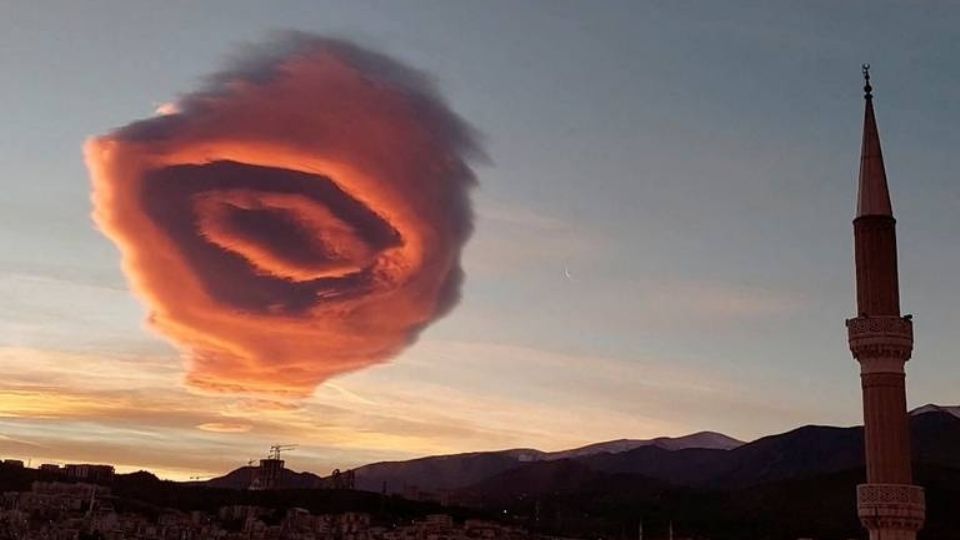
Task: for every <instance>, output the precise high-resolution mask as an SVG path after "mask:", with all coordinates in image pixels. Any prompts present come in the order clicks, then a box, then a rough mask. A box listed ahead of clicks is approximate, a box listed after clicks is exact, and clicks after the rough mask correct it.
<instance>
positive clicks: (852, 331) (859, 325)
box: [847, 316, 913, 363]
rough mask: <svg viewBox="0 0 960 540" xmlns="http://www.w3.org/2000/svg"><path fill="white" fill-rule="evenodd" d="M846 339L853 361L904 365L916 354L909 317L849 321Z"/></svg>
mask: <svg viewBox="0 0 960 540" xmlns="http://www.w3.org/2000/svg"><path fill="white" fill-rule="evenodd" d="M847 337H848V340H849V343H850V351H851V352H852V353H853V357H854V358H856V359H857V360H859V361H860V362H861V363H862V362H863V361H864V360H883V359H889V360H894V361H899V362H905V361H907V360H909V359H910V355H911V354H912V352H913V321H911V320H910V319H909V318H908V317H895V316H894V317H891V316H881V317H870V316H861V317H856V318H854V319H847Z"/></svg>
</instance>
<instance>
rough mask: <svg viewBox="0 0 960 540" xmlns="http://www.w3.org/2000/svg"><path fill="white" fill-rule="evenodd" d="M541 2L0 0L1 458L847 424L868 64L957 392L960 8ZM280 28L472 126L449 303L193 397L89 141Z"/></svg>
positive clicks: (324, 467)
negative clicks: (255, 389) (377, 357)
mask: <svg viewBox="0 0 960 540" xmlns="http://www.w3.org/2000/svg"><path fill="white" fill-rule="evenodd" d="M534 5H535V4H530V5H520V6H516V5H512V4H508V3H502V4H497V5H496V6H495V8H491V9H480V8H478V7H476V6H473V5H471V4H467V3H450V4H446V3H435V4H433V3H415V2H409V3H380V2H369V3H351V4H350V5H347V4H345V3H337V2H333V3H329V4H324V5H322V6H321V5H314V3H310V2H302V3H301V2H288V3H285V4H283V6H282V7H280V8H277V9H274V10H267V9H266V8H264V7H261V6H258V5H257V4H255V3H252V2H251V3H238V4H231V6H230V7H229V8H228V7H227V6H226V4H219V5H218V4H216V3H211V4H208V5H207V6H205V7H203V8H196V9H186V8H182V7H175V6H163V7H160V6H154V7H151V8H132V7H129V6H118V5H117V4H115V3H109V2H101V3H92V4H90V6H88V7H86V8H78V7H76V6H73V5H69V4H63V5H62V6H61V7H62V9H61V10H57V11H45V10H42V9H41V8H34V7H31V6H28V5H25V4H23V5H19V6H5V7H3V8H0V10H2V11H0V14H2V15H3V20H4V21H5V22H4V23H0V24H4V25H6V27H5V28H3V30H4V32H3V37H2V38H0V39H2V40H3V45H4V46H3V47H2V49H3V50H4V51H5V52H4V53H3V54H6V55H14V54H16V55H17V56H16V60H17V61H16V63H15V64H14V63H13V62H11V64H10V65H11V66H14V67H13V68H11V69H12V73H11V75H12V77H11V78H12V79H13V80H12V81H11V82H10V83H8V84H6V85H4V87H3V88H0V98H2V99H3V100H4V102H6V103H12V104H17V107H16V108H15V110H14V111H12V112H11V113H10V115H9V117H8V119H7V120H6V121H5V122H4V123H3V125H0V131H2V132H3V134H2V135H3V138H4V140H5V141H8V142H6V143H4V145H2V146H0V156H2V157H3V159H4V162H5V163H8V167H9V171H8V176H7V178H6V180H5V186H6V187H7V188H8V192H9V195H10V196H9V197H7V198H6V200H5V201H4V203H3V206H2V216H3V218H4V220H5V221H4V222H5V226H4V227H3V228H2V229H0V235H2V236H0V238H2V240H0V241H2V242H3V243H4V245H5V246H10V248H8V249H6V250H4V252H3V253H2V254H0V257H2V258H0V294H2V295H3V296H4V298H5V299H6V301H5V302H3V305H2V306H0V340H2V341H0V361H2V362H3V364H4V365H5V366H8V369H9V370H10V371H11V374H12V376H11V377H10V378H8V379H6V381H5V382H4V384H3V385H0V428H2V430H0V433H2V437H0V454H2V455H4V456H11V457H14V456H16V457H24V458H27V457H31V456H32V457H34V459H35V460H42V461H61V462H67V461H101V460H102V461H107V462H111V463H115V464H117V465H118V468H119V469H120V470H133V469H138V468H148V469H151V470H154V471H157V472H159V473H160V474H161V475H163V476H167V477H171V478H179V479H184V478H187V477H189V476H195V475H212V474H215V473H218V472H224V471H227V470H230V469H233V468H234V467H235V466H236V465H238V464H241V463H245V462H246V461H247V459H250V458H253V457H257V456H259V455H260V454H262V453H263V450H264V449H265V448H266V447H268V446H269V445H270V444H274V443H277V442H292V443H298V444H299V445H300V447H299V448H298V450H297V452H296V453H293V454H291V455H290V456H289V458H288V461H289V463H290V465H291V467H292V468H295V469H308V470H316V471H328V470H331V469H333V468H350V467H352V466H356V465H359V464H363V463H369V462H373V461H380V460H386V459H406V458H410V457H416V456H421V455H430V454H440V453H455V452H459V451H473V450H491V449H502V448H511V447H534V448H538V449H541V450H559V449H565V448H572V447H576V446H580V445H583V444H588V443H592V442H598V441H602V440H609V439H617V438H624V437H627V438H652V437H656V436H679V435H684V434H687V433H691V432H696V431H701V430H715V431H720V432H723V433H725V434H727V435H730V436H733V437H736V438H739V439H743V440H751V439H753V438H756V437H758V436H762V435H766V434H770V433H776V432H778V431H782V430H785V429H790V428H792V427H794V426H796V425H801V424H808V423H816V424H840V425H852V424H856V423H859V416H860V414H861V411H860V408H859V405H858V403H859V395H858V394H857V393H856V392H854V391H852V390H851V388H852V381H853V380H855V379H854V378H855V377H856V373H857V366H856V364H855V363H854V362H852V361H851V360H850V358H849V353H848V351H847V350H846V344H845V342H844V337H845V336H844V335H843V332H842V331H839V330H838V324H839V323H840V321H842V320H843V319H844V318H845V317H846V316H848V315H849V314H850V306H851V305H852V304H853V300H854V296H853V294H852V293H851V292H850V291H851V290H852V284H853V275H852V273H851V271H850V268H851V261H852V256H851V243H850V242H849V230H848V227H849V221H848V216H849V215H850V214H851V213H852V212H853V209H854V208H855V185H856V169H857V165H858V164H857V160H856V155H857V149H858V141H859V139H860V137H859V134H860V127H861V126H860V110H859V108H858V106H859V104H860V99H861V93H860V81H859V71H858V68H859V65H860V64H861V63H862V62H864V61H868V62H870V63H872V64H873V66H874V67H873V74H874V82H875V86H876V87H877V88H878V90H877V97H876V100H877V103H878V106H881V105H880V104H882V118H881V124H882V127H883V137H884V146H885V151H886V153H887V156H886V157H887V162H888V163H887V166H888V171H889V172H890V175H891V177H892V178H895V179H896V180H895V181H894V182H893V185H892V186H891V190H892V191H893V194H894V200H895V202H896V210H897V215H898V216H902V217H900V219H901V221H900V224H901V229H900V234H901V261H902V267H901V272H902V276H903V282H902V285H903V286H902V288H903V299H902V300H903V306H904V311H905V312H909V313H914V314H915V315H916V318H917V320H918V321H922V324H918V326H917V329H916V332H917V334H916V338H917V351H916V356H917V357H918V358H920V357H922V358H923V362H917V363H916V364H915V365H911V368H910V369H911V374H910V382H909V386H908V389H907V399H908V404H909V406H910V407H911V408H912V407H916V406H920V405H923V404H925V403H930V402H932V403H939V404H945V405H951V404H955V402H956V396H955V392H954V391H953V388H955V387H956V385H957V384H958V383H960V371H958V370H956V369H955V368H954V367H953V361H952V360H953V357H954V352H953V351H954V347H953V345H952V337H953V334H954V332H955V328H956V327H957V323H960V319H958V315H957V314H956V312H955V311H954V310H953V306H955V305H956V299H957V295H958V293H960V288H958V286H957V284H956V283H955V280H953V279H951V276H950V272H949V271H945V270H946V269H950V268H954V267H956V265H957V263H960V253H958V252H957V250H956V249H955V247H954V235H955V231H956V230H957V226H958V225H960V221H958V219H960V217H958V216H960V212H957V210H958V207H960V187H958V184H957V183H956V180H955V178H954V177H953V173H952V168H951V167H950V166H949V163H950V156H951V149H952V147H953V146H954V145H955V144H956V143H957V142H960V141H958V138H960V135H957V134H956V133H954V132H952V130H950V129H949V126H952V125H956V123H957V121H958V120H960V110H958V108H957V107H956V105H954V104H953V103H952V101H951V96H952V90H953V88H955V87H956V86H957V83H958V82H960V81H958V79H960V72H958V71H956V70H954V69H952V68H951V67H950V66H949V65H948V64H949V58H947V57H945V56H944V55H943V52H942V51H949V50H951V48H950V47H951V45H952V44H954V43H955V40H956V38H955V37H953V36H952V35H951V33H950V32H949V28H951V27H952V26H953V25H954V24H956V23H958V22H960V10H958V9H956V8H951V7H946V6H940V7H928V8H924V9H908V8H905V7H903V6H898V5H896V4H894V3H889V4H885V5H884V8H883V9H872V10H867V9H865V8H864V6H866V5H867V4H866V3H863V4H847V5H844V6H842V7H835V6H833V5H831V4H829V3H813V4H809V5H807V6H805V7H804V8H803V9H801V8H800V7H794V8H788V7H779V8H775V7H770V6H756V5H753V4H749V3H743V4H740V5H739V6H738V7H735V8H724V9H720V8H716V7H711V6H709V5H705V4H701V5H699V6H697V8H696V9H694V8H693V7H692V6H687V7H683V6H676V5H674V6H656V5H648V6H636V5H633V4H631V3H626V2H623V3H621V2H608V3H603V4H601V5H598V6H597V7H595V8H592V9H584V8H582V7H578V6H577V5H576V4H575V3H563V2H561V3H556V4H552V5H551V6H550V7H546V6H543V5H539V7H538V8H534V7H532V6H534ZM871 5H873V4H871ZM108 7H109V9H108ZM208 10H209V11H208ZM214 15H215V16H214ZM462 21H470V23H471V24H467V25H464V24H462ZM277 28H294V29H297V30H302V31H309V32H316V33H319V34H323V35H342V36H346V37H348V38H351V39H356V40H357V41H358V42H359V43H361V44H363V45H366V46H370V47H372V48H374V49H376V50H381V51H383V52H385V53H388V54H389V55H391V56H395V57H397V58H399V59H401V60H402V61H404V62H407V63H409V64H410V65H413V66H415V67H417V68H419V69H423V70H425V71H426V72H427V73H429V74H430V75H431V76H433V77H434V78H435V79H436V82H437V84H438V86H439V88H440V91H441V93H442V94H443V95H444V96H445V97H446V98H447V100H448V101H449V102H450V106H451V108H452V109H453V110H454V111H455V112H457V113H459V114H460V115H462V116H463V117H464V118H466V119H467V121H468V122H470V123H471V125H473V126H474V127H475V128H476V129H477V130H478V131H479V132H480V134H481V139H482V141H481V142H482V143H483V146H484V147H485V149H486V151H487V153H488V154H489V156H490V160H489V162H487V163H484V164H481V165H478V166H477V167H476V173H477V176H478V187H477V188H476V189H475V190H474V191H473V194H472V196H473V200H474V208H475V211H476V219H475V223H474V226H475V231H474V234H473V236H472V238H471V239H470V240H469V241H468V243H467V244H466V247H465V251H464V256H463V263H462V265H463V268H464V270H465V272H466V279H465V282H464V285H463V291H462V300H461V302H460V304H459V305H458V306H457V307H456V308H455V309H454V310H453V311H452V312H451V313H450V314H448V315H446V316H445V317H444V318H442V319H440V320H439V321H438V322H437V323H436V324H434V325H433V326H431V327H430V328H429V329H428V330H426V331H425V332H424V333H423V335H422V336H421V337H420V339H419V341H418V342H417V343H416V344H414V345H413V346H412V347H410V348H409V349H407V350H405V351H404V352H403V353H401V354H400V355H398V356H397V357H395V358H393V359H392V360H390V361H388V362H387V363H385V364H382V365H379V366H374V367H371V368H368V369H365V370H362V371H358V372H355V373H352V374H348V375H344V376H340V377H336V378H333V379H330V380H328V381H327V382H325V383H323V384H322V385H321V386H320V387H319V388H318V389H317V391H316V392H315V393H314V394H313V395H312V396H311V397H309V398H306V399H304V400H288V399H278V398H272V397H264V396H255V395H247V396H229V395H227V396H225V395H216V394H203V393H197V392H194V391H191V390H188V389H186V388H185V387H184V385H183V382H182V379H183V376H184V372H185V371H184V368H183V365H182V360H181V356H180V353H178V352H177V350H175V349H174V348H172V347H171V346H170V345H168V344H167V343H166V342H165V341H164V340H162V339H161V338H160V337H158V336H156V335H153V334H151V333H150V332H149V331H147V330H145V329H144V328H143V318H144V315H145V312H144V310H143V308H142V307H141V305H140V304H139V303H138V302H137V300H136V299H135V297H134V296H133V295H131V294H130V292H129V291H128V286H127V283H126V281H125V279H124V277H123V276H122V274H121V273H120V268H119V256H118V254H117V252H116V251H115V250H114V248H113V247H112V246H111V245H110V244H109V242H108V241H107V240H106V239H105V238H104V237H103V236H102V235H100V234H99V233H98V232H97V231H96V230H95V229H94V226H93V224H92V221H91V219H90V217H89V213H90V211H91V207H90V203H89V191H90V185H89V181H88V180H87V176H86V173H85V171H84V167H83V163H82V158H81V155H80V148H81V146H82V144H83V142H84V140H85V139H87V138H88V137H92V136H95V135H97V134H101V133H105V132H108V131H110V130H111V129H113V128H115V127H117V126H120V125H123V124H125V123H127V122H129V121H130V120H132V119H135V118H140V117H144V116H148V115H150V114H152V113H153V111H154V110H155V109H162V107H163V105H164V104H165V103H169V102H171V101H174V100H175V99H176V98H177V96H178V94H179V93H182V92H187V91H190V90H191V89H192V88H195V87H196V86H197V84H196V83H197V81H198V80H200V78H202V77H203V76H204V75H206V74H209V73H211V72H213V71H216V69H217V68H218V67H220V66H222V65H223V63H224V59H225V58H228V57H229V56H230V55H231V54H234V51H237V50H238V49H237V46H238V44H242V43H245V42H247V43H256V42H258V41H261V40H262V39H264V38H265V37H266V36H267V35H268V34H269V32H270V31H271V30H274V29H277ZM106 29H111V30H114V31H115V32H107V31H106ZM931 29H933V30H931ZM936 29H940V31H937V30H936ZM171 35H179V36H180V37H179V38H178V39H176V40H171ZM491 35H496V36H498V37H499V39H496V40H491V39H489V36H491ZM42 36H54V37H52V38H51V39H43V38H42ZM118 42H119V43H122V44H123V46H122V47H117V46H116V43H118ZM10 58H11V59H13V56H11V57H10ZM145 59H148V60H149V61H145ZM67 87H68V88H69V89H68V90H64V88H67ZM96 457H102V459H94V458H96Z"/></svg>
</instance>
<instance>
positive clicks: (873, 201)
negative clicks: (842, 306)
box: [847, 66, 925, 540]
mask: <svg viewBox="0 0 960 540" xmlns="http://www.w3.org/2000/svg"><path fill="white" fill-rule="evenodd" d="M864 75H865V77H866V82H867V84H866V86H865V87H864V90H865V91H866V96H865V97H866V108H865V110H864V122H863V146H862V149H861V156H860V182H859V192H858V194H857V217H856V219H854V221H853V230H854V252H855V257H854V258H855V263H856V275H857V313H858V316H857V317H856V318H853V319H849V320H847V329H848V334H849V340H850V350H851V352H852V353H853V356H854V358H856V359H857V361H858V362H860V381H861V388H862V390H863V424H864V449H865V452H866V464H867V483H866V484H862V485H860V486H858V487H857V507H858V513H859V515H860V519H861V521H862V522H863V524H864V526H865V527H866V528H867V529H868V530H869V531H870V539H871V540H915V539H916V533H917V531H918V530H919V529H920V528H921V526H922V525H923V519H924V513H925V502H924V494H923V489H922V488H920V487H917V486H914V485H911V482H912V474H911V462H910V423H909V417H908V415H907V400H906V390H905V375H904V364H905V363H906V362H907V360H909V359H910V356H911V354H912V352H913V323H912V321H911V320H910V318H909V317H901V316H900V285H899V278H898V272H897V236H896V220H895V219H894V217H893V206H892V205H891V203H890V193H889V191H888V188H887V177H886V172H885V170H884V165H883V156H882V153H881V150H880V136H879V134H878V130H877V123H876V118H875V117H874V111H873V101H872V98H873V96H872V94H871V90H872V88H871V87H870V78H869V73H868V72H867V71H866V66H865V67H864Z"/></svg>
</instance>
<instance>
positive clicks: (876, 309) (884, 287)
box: [853, 215, 900, 316]
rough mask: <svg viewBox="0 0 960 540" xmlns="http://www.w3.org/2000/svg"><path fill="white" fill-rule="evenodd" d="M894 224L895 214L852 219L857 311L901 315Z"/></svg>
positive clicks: (881, 314)
mask: <svg viewBox="0 0 960 540" xmlns="http://www.w3.org/2000/svg"><path fill="white" fill-rule="evenodd" d="M895 227H896V220H894V219H893V216H880V215H871V216H862V217H858V218H857V219H855V220H854V222H853V234H854V252H855V260H856V267H857V313H859V314H861V315H868V316H899V315H900V284H899V279H898V277H897V233H896V229H895Z"/></svg>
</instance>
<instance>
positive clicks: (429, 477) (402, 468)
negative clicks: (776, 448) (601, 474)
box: [354, 431, 743, 493]
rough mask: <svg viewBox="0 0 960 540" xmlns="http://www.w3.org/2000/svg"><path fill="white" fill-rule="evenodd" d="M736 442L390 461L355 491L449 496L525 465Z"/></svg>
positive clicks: (620, 443)
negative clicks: (413, 491)
mask: <svg viewBox="0 0 960 540" xmlns="http://www.w3.org/2000/svg"><path fill="white" fill-rule="evenodd" d="M742 444H743V442H742V441H738V440H736V439H734V438H732V437H728V436H726V435H723V434H720V433H714V432H709V431H703V432H700V433H694V434H692V435H687V436H684V437H676V438H671V437H659V438H656V439H619V440H615V441H607V442H602V443H596V444H591V445H589V446H584V447H581V448H575V449H572V450H563V451H559V452H542V451H540V450H533V449H513V450H502V451H495V452H474V453H468V454H455V455H448V456H432V457H426V458H420V459H414V460H410V461H392V462H381V463H374V464H371V465H364V466H363V467H359V468H357V469H355V470H354V472H355V473H356V479H357V488H358V489H366V490H370V491H380V490H381V489H383V487H384V486H386V489H387V492H389V493H402V492H403V491H404V489H405V488H408V487H413V486H415V487H416V488H418V489H421V490H426V491H434V492H435V491H450V490H456V489H460V488H464V487H467V486H470V485H472V484H475V483H477V482H480V481H482V480H484V479H487V478H490V477H492V476H494V475H497V474H500V473H502V472H506V471H508V470H510V469H513V468H516V467H518V466H521V465H523V464H526V463H537V462H547V461H556V460H562V459H571V458H577V459H580V458H589V457H591V456H597V455H616V454H621V453H626V452H631V451H634V450H636V449H638V448H647V447H650V448H657V449H661V450H665V451H666V450H686V449H712V450H728V449H732V448H736V447H738V446H740V445H742Z"/></svg>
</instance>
